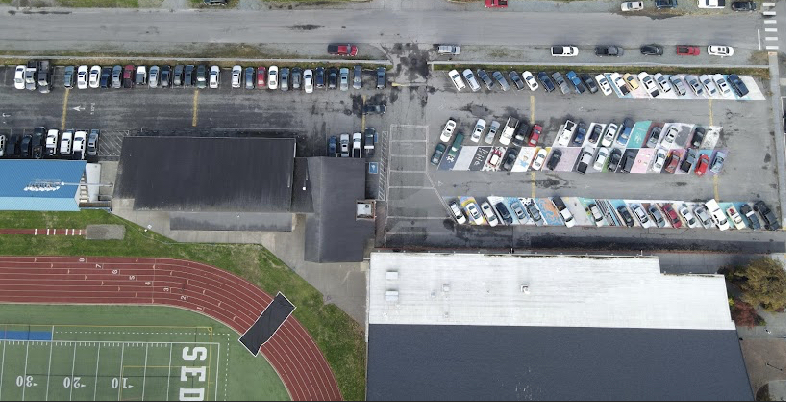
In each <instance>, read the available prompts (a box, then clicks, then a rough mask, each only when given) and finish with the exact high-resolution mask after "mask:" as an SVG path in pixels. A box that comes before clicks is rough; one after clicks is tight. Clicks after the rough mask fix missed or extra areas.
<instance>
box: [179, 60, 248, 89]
mask: <svg viewBox="0 0 786 402" xmlns="http://www.w3.org/2000/svg"><path fill="white" fill-rule="evenodd" d="M185 68H186V66H184V65H182V64H178V65H176V66H175V70H174V72H173V73H172V86H174V87H182V86H183V73H184V72H185ZM235 68H237V69H238V79H237V87H235V85H234V69H233V72H232V75H233V81H232V88H240V66H235Z"/></svg>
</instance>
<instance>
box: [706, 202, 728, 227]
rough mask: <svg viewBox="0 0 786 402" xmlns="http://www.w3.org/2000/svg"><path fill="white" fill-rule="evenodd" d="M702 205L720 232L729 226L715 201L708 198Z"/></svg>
mask: <svg viewBox="0 0 786 402" xmlns="http://www.w3.org/2000/svg"><path fill="white" fill-rule="evenodd" d="M704 206H705V207H707V211H708V212H709V213H710V217H711V218H712V222H713V223H714V224H715V226H716V227H717V228H718V229H719V230H720V231H721V232H723V231H725V230H729V228H730V227H731V226H729V220H728V219H727V218H726V214H724V213H723V211H722V210H721V208H720V206H719V205H718V202H717V201H715V200H709V201H707V202H706V203H705V204H704Z"/></svg>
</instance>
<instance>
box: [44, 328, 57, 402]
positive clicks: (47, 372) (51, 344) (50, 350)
mask: <svg viewBox="0 0 786 402" xmlns="http://www.w3.org/2000/svg"><path fill="white" fill-rule="evenodd" d="M52 333H53V334H54V333H55V326H54V325H53V326H52ZM54 346H55V343H54V342H51V341H50V342H49V367H48V368H47V369H46V398H45V399H46V400H47V401H48V400H49V375H50V374H51V373H52V349H53V348H54Z"/></svg>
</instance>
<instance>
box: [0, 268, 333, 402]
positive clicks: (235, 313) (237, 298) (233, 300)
mask: <svg viewBox="0 0 786 402" xmlns="http://www.w3.org/2000/svg"><path fill="white" fill-rule="evenodd" d="M272 300H273V298H272V297H271V296H270V295H268V294H266V293H264V292H263V291H262V290H260V289H259V288H258V287H257V286H255V285H253V284H251V283H249V282H247V281H245V280H243V279H242V278H239V277H237V276H235V275H232V274H230V273H229V272H226V271H224V270H222V269H219V268H216V267H212V266H210V265H205V264H201V263H198V262H193V261H187V260H177V259H163V258H77V257H0V303H25V304H59V303H62V304H133V305H163V306H171V307H179V308H183V309H188V310H192V311H196V312H199V313H202V314H205V315H207V316H210V317H212V318H214V319H216V320H218V321H220V322H222V323H224V324H226V325H227V326H229V327H230V328H232V329H234V330H235V331H236V332H237V333H238V334H243V333H244V332H245V331H246V330H247V329H248V328H249V327H250V326H251V325H253V324H254V322H255V321H256V319H257V318H259V314H260V313H261V312H262V310H264V309H265V307H267V305H268V304H270V302H271V301H272ZM261 353H262V354H263V355H264V356H265V357H266V358H267V360H268V361H269V362H270V364H271V365H272V366H273V368H274V369H275V370H276V372H278V375H279V376H280V377H281V380H282V381H283V382H284V385H285V386H286V388H287V392H289V396H290V397H291V398H292V399H293V400H296V401H315V400H322V401H329V400H341V399H342V398H341V392H340V391H339V390H338V385H337V384H336V378H335V376H334V375H333V371H331V369H330V366H329V365H328V363H327V361H326V360H325V358H324V356H323V355H322V353H321V352H320V350H319V348H318V347H317V345H316V344H315V343H314V341H313V339H311V336H310V335H309V334H308V332H307V331H306V329H305V328H303V326H302V325H301V324H300V322H298V321H297V320H296V319H295V318H294V317H293V316H290V317H289V319H287V321H286V322H285V323H284V324H283V325H282V326H281V328H279V330H278V332H276V334H275V335H274V336H273V337H272V338H271V339H270V340H269V341H268V342H267V343H266V344H264V345H263V346H262V350H261Z"/></svg>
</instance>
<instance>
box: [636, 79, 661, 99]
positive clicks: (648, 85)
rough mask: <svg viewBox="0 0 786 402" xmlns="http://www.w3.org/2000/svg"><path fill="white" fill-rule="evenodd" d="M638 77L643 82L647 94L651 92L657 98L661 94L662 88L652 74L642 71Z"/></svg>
mask: <svg viewBox="0 0 786 402" xmlns="http://www.w3.org/2000/svg"><path fill="white" fill-rule="evenodd" d="M638 78H639V81H640V82H641V85H643V86H644V90H646V91H647V94H649V95H650V96H651V97H653V98H657V97H658V96H660V89H659V87H658V83H657V82H655V79H653V78H652V76H650V75H649V74H647V73H640V74H639V76H638Z"/></svg>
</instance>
